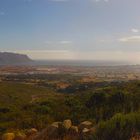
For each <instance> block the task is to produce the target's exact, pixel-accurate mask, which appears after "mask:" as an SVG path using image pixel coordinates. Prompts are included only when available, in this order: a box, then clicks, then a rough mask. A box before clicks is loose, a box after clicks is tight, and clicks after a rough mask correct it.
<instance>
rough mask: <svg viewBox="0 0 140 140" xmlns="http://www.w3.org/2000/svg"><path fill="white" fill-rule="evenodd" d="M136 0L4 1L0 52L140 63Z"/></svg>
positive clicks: (0, 4)
mask: <svg viewBox="0 0 140 140" xmlns="http://www.w3.org/2000/svg"><path fill="white" fill-rule="evenodd" d="M139 5H140V1H138V0H133V1H132V0H123V1H122V0H12V1H11V0H0V31H1V33H0V46H1V47H0V51H6V52H16V53H21V54H27V55H28V56H29V57H30V58H32V59H35V60H38V59H40V60H94V61H102V60H104V61H114V62H115V61H117V62H121V61H122V62H131V63H135V64H137V63H138V64H139V62H140V20H139V13H140V10H139Z"/></svg>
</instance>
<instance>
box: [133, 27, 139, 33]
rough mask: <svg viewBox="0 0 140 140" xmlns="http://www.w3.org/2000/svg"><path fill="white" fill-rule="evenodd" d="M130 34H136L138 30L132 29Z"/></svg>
mask: <svg viewBox="0 0 140 140" xmlns="http://www.w3.org/2000/svg"><path fill="white" fill-rule="evenodd" d="M131 32H133V33H138V32H139V30H138V29H136V28H133V29H131Z"/></svg>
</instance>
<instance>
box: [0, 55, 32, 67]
mask: <svg viewBox="0 0 140 140" xmlns="http://www.w3.org/2000/svg"><path fill="white" fill-rule="evenodd" d="M31 61H32V60H31V59H30V58H29V57H28V56H27V55H23V54H17V53H10V52H0V65H12V64H26V63H30V62H31Z"/></svg>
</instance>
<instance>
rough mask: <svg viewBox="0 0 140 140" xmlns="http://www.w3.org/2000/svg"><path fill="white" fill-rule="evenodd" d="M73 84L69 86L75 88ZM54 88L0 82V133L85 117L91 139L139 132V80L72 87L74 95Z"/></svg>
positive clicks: (116, 139) (117, 139)
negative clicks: (90, 123)
mask: <svg viewBox="0 0 140 140" xmlns="http://www.w3.org/2000/svg"><path fill="white" fill-rule="evenodd" d="M86 84H87V83H86ZM75 86H76V87H77V85H75ZM75 86H74V85H73V86H72V87H73V89H77V88H75ZM82 86H83V85H82ZM72 87H71V88H72ZM58 91H59V90H58ZM58 91H56V90H55V89H53V88H50V87H41V86H40V87H39V86H36V85H27V84H19V83H12V82H2V83H0V133H1V135H2V134H3V133H5V132H13V131H15V130H20V131H23V132H24V131H26V130H27V129H30V128H36V129H37V130H39V131H41V130H42V129H44V128H46V127H48V126H49V124H51V123H53V122H56V121H63V120H65V119H70V120H71V121H72V122H73V124H74V125H76V126H77V125H79V124H80V123H81V122H83V121H86V120H88V121H90V122H92V123H93V124H94V126H95V128H96V131H95V132H94V134H92V136H91V137H86V139H91V140H94V139H95V140H109V139H111V140H129V139H130V137H131V135H132V134H133V133H138V132H140V82H139V81H131V82H126V83H121V84H117V83H116V84H111V83H108V84H105V85H104V86H102V87H101V86H95V85H94V86H90V88H86V89H84V90H81V89H80V88H79V90H76V91H75V90H73V93H75V94H72V93H71V94H70V93H69V92H68V93H67V90H66V91H65V92H62V93H60V91H59V93H58Z"/></svg>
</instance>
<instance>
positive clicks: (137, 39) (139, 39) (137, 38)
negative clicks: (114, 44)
mask: <svg viewBox="0 0 140 140" xmlns="http://www.w3.org/2000/svg"><path fill="white" fill-rule="evenodd" d="M119 41H120V42H140V36H129V37H122V38H120V39H119Z"/></svg>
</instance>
